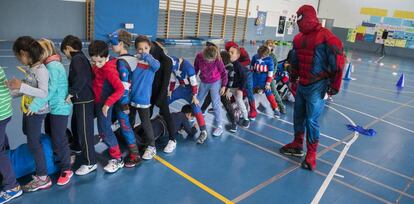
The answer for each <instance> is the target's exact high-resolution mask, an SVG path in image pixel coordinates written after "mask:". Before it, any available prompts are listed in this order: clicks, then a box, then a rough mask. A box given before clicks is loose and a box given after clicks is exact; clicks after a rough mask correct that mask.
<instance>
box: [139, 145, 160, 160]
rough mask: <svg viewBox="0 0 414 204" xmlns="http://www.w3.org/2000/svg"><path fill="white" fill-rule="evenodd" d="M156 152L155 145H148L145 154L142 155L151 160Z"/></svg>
mask: <svg viewBox="0 0 414 204" xmlns="http://www.w3.org/2000/svg"><path fill="white" fill-rule="evenodd" d="M156 154H157V149H156V148H155V147H152V146H148V147H147V149H146V150H145V152H144V155H142V159H145V160H151V159H152V158H153V157H154V156H155V155H156Z"/></svg>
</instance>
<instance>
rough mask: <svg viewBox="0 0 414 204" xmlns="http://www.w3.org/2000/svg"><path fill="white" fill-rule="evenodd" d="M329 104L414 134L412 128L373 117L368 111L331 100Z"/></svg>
mask: <svg viewBox="0 0 414 204" xmlns="http://www.w3.org/2000/svg"><path fill="white" fill-rule="evenodd" d="M331 104H333V105H336V106H339V107H341V108H345V109H348V110H350V111H354V112H356V113H360V114H362V115H365V116H368V117H370V118H373V119H377V120H380V121H381V122H384V123H387V124H390V125H392V126H394V127H397V128H400V129H403V130H405V131H408V132H410V133H413V134H414V130H411V129H408V128H405V127H402V126H400V125H397V124H395V123H392V122H389V121H387V120H384V119H381V118H378V117H375V116H373V115H370V114H368V113H364V112H362V111H359V110H356V109H353V108H349V107H347V106H343V105H340V104H338V103H335V102H331Z"/></svg>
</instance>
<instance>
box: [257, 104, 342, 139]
mask: <svg viewBox="0 0 414 204" xmlns="http://www.w3.org/2000/svg"><path fill="white" fill-rule="evenodd" d="M327 107H329V106H327ZM258 113H259V114H261V115H265V116H268V117H271V118H275V117H274V116H271V115H269V114H267V113H262V112H260V111H258ZM275 119H276V120H279V121H282V122H284V123H287V124H289V125H293V123H292V122H290V121H287V120H283V119H280V118H275ZM320 135H321V136H323V137H326V138H328V139H331V140H333V141H336V142H339V141H341V140H339V139H336V138H334V137H331V136H329V135H326V134H323V133H320ZM342 143H344V144H345V142H342Z"/></svg>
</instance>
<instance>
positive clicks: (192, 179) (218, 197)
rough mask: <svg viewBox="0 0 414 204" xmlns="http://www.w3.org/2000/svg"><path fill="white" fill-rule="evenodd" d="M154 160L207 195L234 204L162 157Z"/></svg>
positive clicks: (155, 157) (156, 157)
mask: <svg viewBox="0 0 414 204" xmlns="http://www.w3.org/2000/svg"><path fill="white" fill-rule="evenodd" d="M154 159H156V160H157V161H159V162H160V163H161V164H163V165H164V166H166V167H168V168H169V169H171V170H172V171H174V172H175V173H177V174H178V175H180V176H182V177H184V178H185V179H187V180H188V181H190V182H191V183H193V184H194V185H196V186H197V187H199V188H201V189H203V190H204V191H206V192H207V193H209V194H210V195H212V196H214V197H216V198H217V199H219V200H220V201H222V202H224V203H227V204H232V203H233V202H232V201H230V200H229V199H227V198H226V197H224V196H222V195H221V194H219V193H217V192H216V191H214V190H213V189H211V188H209V187H208V186H206V185H204V184H202V183H201V182H199V181H198V180H196V179H194V178H193V177H191V176H189V175H188V174H186V173H184V172H183V171H181V170H180V169H178V168H177V167H175V166H174V165H172V164H170V163H169V162H167V161H165V160H164V159H162V158H161V157H159V156H157V155H155V156H154Z"/></svg>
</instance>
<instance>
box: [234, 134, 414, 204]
mask: <svg viewBox="0 0 414 204" xmlns="http://www.w3.org/2000/svg"><path fill="white" fill-rule="evenodd" d="M243 130H245V131H247V132H250V133H252V134H253V135H256V136H258V137H261V138H264V139H267V140H269V141H272V142H274V143H276V144H280V145H283V143H281V142H279V141H277V140H274V139H271V138H268V137H266V136H264V135H261V134H259V133H256V132H254V131H252V130H249V129H243ZM229 135H231V136H233V137H235V138H237V139H239V140H241V141H243V142H246V143H248V144H250V145H252V146H255V147H256V148H258V149H261V150H264V151H266V152H269V153H271V154H273V155H275V156H277V157H279V158H282V159H284V160H287V161H289V162H291V163H294V164H298V166H296V168H294V167H291V168H292V169H290V168H289V170H290V171H288V170H286V171H285V172H283V173H280V174H281V175H276V176H274V177H275V178H273V177H272V178H270V179H268V181H265V182H263V183H261V184H259V185H258V186H255V187H254V188H252V189H250V190H249V191H247V192H245V193H243V194H242V195H240V196H238V197H237V198H236V199H237V201H238V202H239V201H241V200H243V199H245V198H247V197H249V196H250V195H253V194H254V193H255V192H257V191H258V190H260V189H262V188H264V187H266V186H267V185H269V184H271V183H272V182H274V181H276V180H278V179H280V178H282V177H284V176H286V175H288V174H289V173H291V172H293V171H294V170H296V169H298V168H299V167H300V163H299V162H296V161H294V160H291V159H289V158H287V157H285V156H283V155H281V154H278V153H275V152H273V151H271V150H268V149H267V148H265V147H262V146H260V145H257V144H255V143H253V142H250V141H248V140H245V139H243V138H240V137H239V136H236V135H234V134H232V133H229ZM352 135H353V134H351V135H350V136H352ZM348 139H349V138H348V137H346V138H344V139H343V140H348ZM341 143H343V141H339V142H337V143H335V144H333V145H331V146H329V147H327V148H326V149H324V150H322V151H321V152H319V154H318V161H321V162H323V163H326V162H324V160H321V159H320V157H321V156H322V155H323V154H325V153H326V152H328V151H329V150H331V149H332V148H335V147H336V146H337V145H339V144H341ZM326 150H328V151H326ZM328 164H329V163H328ZM339 168H340V169H344V168H342V167H339ZM344 170H347V169H344ZM347 171H350V170H347ZM351 172H352V171H351ZM320 173H322V172H320ZM352 173H353V174H354V175H356V176H359V177H361V178H363V179H365V178H368V177H364V176H362V175H359V174H357V173H355V172H352ZM322 174H323V175H325V176H326V174H324V173H322ZM322 174H321V175H322ZM366 180H368V181H371V182H372V181H375V180H373V179H366ZM373 183H374V184H379V185H380V186H386V187H387V188H388V189H390V190H395V192H396V193H400V192H401V191H399V190H398V189H395V188H392V187H390V186H387V185H386V184H382V183H381V182H378V181H375V182H373ZM348 185H349V184H348ZM353 189H354V190H357V191H359V192H361V193H363V194H366V195H369V196H370V197H373V198H375V199H378V200H381V201H385V200H384V199H382V198H380V197H378V196H376V195H374V194H371V193H368V192H366V191H364V190H362V189H359V188H357V187H354V188H353ZM407 195H408V196H409V197H410V196H411V195H409V194H407ZM236 199H234V200H233V201H235V200H236ZM385 203H389V201H385Z"/></svg>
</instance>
